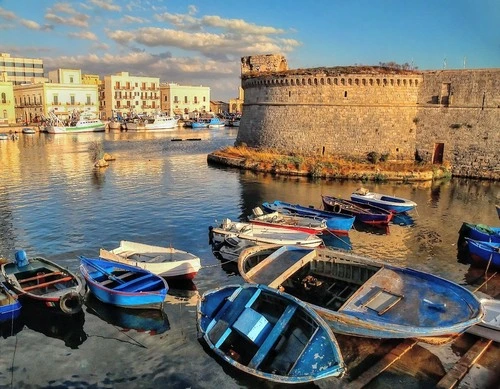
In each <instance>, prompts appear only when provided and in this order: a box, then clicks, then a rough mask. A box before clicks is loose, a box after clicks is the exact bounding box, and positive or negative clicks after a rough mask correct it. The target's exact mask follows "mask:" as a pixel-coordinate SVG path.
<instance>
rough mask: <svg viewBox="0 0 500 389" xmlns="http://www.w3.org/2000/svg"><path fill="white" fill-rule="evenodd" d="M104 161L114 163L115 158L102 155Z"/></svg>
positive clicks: (105, 154)
mask: <svg viewBox="0 0 500 389" xmlns="http://www.w3.org/2000/svg"><path fill="white" fill-rule="evenodd" d="M102 159H104V160H105V161H114V160H115V159H116V158H115V157H113V156H112V155H111V154H108V153H104V156H103V157H102Z"/></svg>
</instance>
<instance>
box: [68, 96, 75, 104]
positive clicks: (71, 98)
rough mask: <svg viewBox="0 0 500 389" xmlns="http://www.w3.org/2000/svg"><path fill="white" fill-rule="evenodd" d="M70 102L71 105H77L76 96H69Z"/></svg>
mask: <svg viewBox="0 0 500 389" xmlns="http://www.w3.org/2000/svg"><path fill="white" fill-rule="evenodd" d="M69 100H70V102H71V105H75V95H71V96H69Z"/></svg>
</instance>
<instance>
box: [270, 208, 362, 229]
mask: <svg viewBox="0 0 500 389" xmlns="http://www.w3.org/2000/svg"><path fill="white" fill-rule="evenodd" d="M262 207H263V208H264V209H265V210H266V212H276V211H277V212H280V213H283V214H286V215H300V216H307V217H311V218H321V219H325V220H326V226H327V228H328V231H330V232H333V233H336V234H343V235H345V234H348V233H349V230H350V229H351V228H352V226H353V224H354V220H355V218H354V216H351V215H344V214H341V213H337V212H329V211H324V210H322V209H317V208H312V207H306V206H303V205H299V204H290V203H287V202H285V201H279V200H275V201H274V202H272V203H269V202H264V203H262Z"/></svg>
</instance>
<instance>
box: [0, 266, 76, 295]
mask: <svg viewBox="0 0 500 389" xmlns="http://www.w3.org/2000/svg"><path fill="white" fill-rule="evenodd" d="M5 270H6V274H7V277H8V279H9V280H10V281H11V282H14V284H15V285H16V287H17V288H19V289H23V290H24V291H25V292H29V293H32V294H35V295H46V294H48V293H51V292H55V291H58V290H61V289H67V288H69V287H72V286H76V285H77V282H76V281H75V279H74V277H73V276H71V275H70V274H68V273H65V272H63V271H61V270H59V269H55V268H49V267H47V266H46V265H45V264H43V263H40V264H38V263H30V265H28V266H27V269H26V270H24V271H17V270H18V268H17V266H15V265H14V264H13V266H12V267H8V266H6V267H5Z"/></svg>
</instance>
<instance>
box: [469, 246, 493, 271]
mask: <svg viewBox="0 0 500 389" xmlns="http://www.w3.org/2000/svg"><path fill="white" fill-rule="evenodd" d="M467 246H468V248H469V254H470V256H471V258H472V260H474V261H475V262H476V263H478V264H480V265H482V266H487V267H488V268H490V267H495V268H497V269H500V252H499V250H500V243H494V242H480V241H477V240H472V239H467Z"/></svg>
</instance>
